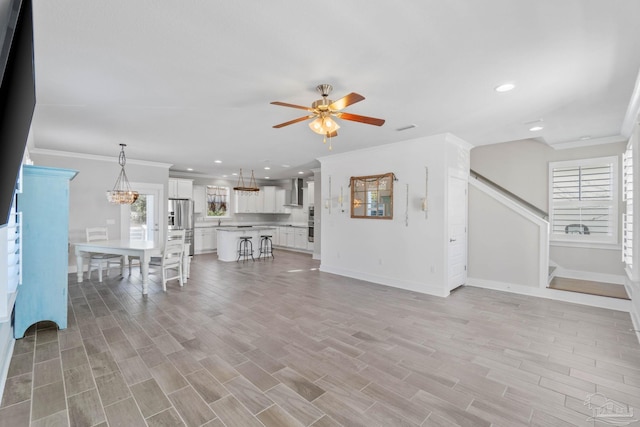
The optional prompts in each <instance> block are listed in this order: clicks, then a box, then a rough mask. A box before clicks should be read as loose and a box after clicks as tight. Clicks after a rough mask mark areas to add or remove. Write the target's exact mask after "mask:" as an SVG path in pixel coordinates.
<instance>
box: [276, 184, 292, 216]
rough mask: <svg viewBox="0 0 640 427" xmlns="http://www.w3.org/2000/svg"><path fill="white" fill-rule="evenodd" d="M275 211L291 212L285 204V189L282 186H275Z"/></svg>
mask: <svg viewBox="0 0 640 427" xmlns="http://www.w3.org/2000/svg"><path fill="white" fill-rule="evenodd" d="M275 198H276V201H275V205H276V206H275V212H276V213H286V214H288V213H291V209H290V208H289V207H287V206H285V203H287V202H286V200H287V191H286V190H285V189H284V188H280V187H277V188H276V194H275Z"/></svg>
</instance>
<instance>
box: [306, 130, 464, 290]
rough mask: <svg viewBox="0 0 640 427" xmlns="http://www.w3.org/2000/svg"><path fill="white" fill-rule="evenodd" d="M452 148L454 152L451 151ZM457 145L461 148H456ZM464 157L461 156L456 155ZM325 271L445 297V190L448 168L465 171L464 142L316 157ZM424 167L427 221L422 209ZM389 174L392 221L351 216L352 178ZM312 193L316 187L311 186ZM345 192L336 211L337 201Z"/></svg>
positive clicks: (443, 139)
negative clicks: (328, 202)
mask: <svg viewBox="0 0 640 427" xmlns="http://www.w3.org/2000/svg"><path fill="white" fill-rule="evenodd" d="M450 146H455V147H456V148H454V149H451V148H450ZM459 147H465V148H462V149H460V148H459ZM461 151H462V152H466V153H467V155H466V161H465V155H464V154H461ZM319 160H320V162H321V165H322V167H321V185H320V188H321V194H322V196H321V200H323V201H325V200H328V199H330V200H331V209H327V208H326V207H325V204H324V202H322V204H321V206H322V208H321V209H322V213H321V222H322V225H321V240H322V247H321V266H320V269H321V270H322V271H326V272H331V273H336V274H340V275H344V276H349V277H354V278H358V279H363V280H368V281H371V282H375V283H380V284H384V285H388V286H394V287H398V288H403V289H408V290H413V291H417V292H422V293H427V294H432V295H439V296H446V295H448V293H449V291H448V289H447V263H446V253H447V252H446V248H447V246H446V244H445V238H446V235H447V231H446V230H447V222H446V205H447V199H446V186H447V178H448V174H449V172H450V166H451V168H453V169H455V171H454V172H457V173H458V174H462V175H466V174H468V170H469V164H468V147H467V144H466V143H464V142H463V141H461V140H459V139H458V138H456V137H455V136H453V135H450V134H443V135H436V136H431V137H426V138H419V139H414V140H410V141H405V142H400V143H395V144H389V145H384V146H379V147H374V148H370V149H365V150H357V151H351V152H348V153H344V154H338V155H333V156H328V157H324V158H321V159H319ZM425 167H426V168H428V170H429V189H428V199H429V212H428V217H425V213H424V212H423V211H421V210H420V203H421V200H422V199H423V198H424V197H425V185H426V184H425V180H426V177H425ZM388 172H393V173H394V174H395V175H396V177H397V179H398V181H396V182H394V184H393V191H394V196H393V219H392V220H383V219H352V218H351V217H350V210H349V206H350V205H349V201H350V189H349V187H348V186H349V182H350V181H349V180H350V177H352V176H362V175H377V174H384V173H388ZM316 188H317V187H316ZM341 189H342V192H343V194H344V202H343V208H342V209H341V207H340V204H339V201H338V196H339V195H340V192H341Z"/></svg>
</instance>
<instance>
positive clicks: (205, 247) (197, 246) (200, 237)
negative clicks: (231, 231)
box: [193, 227, 218, 255]
mask: <svg viewBox="0 0 640 427" xmlns="http://www.w3.org/2000/svg"><path fill="white" fill-rule="evenodd" d="M216 233H217V231H216V229H215V228H213V227H201V228H196V229H195V231H194V236H193V237H194V240H193V245H194V249H193V250H194V253H195V254H196V255H198V254H204V253H208V252H213V251H215V250H216V249H217V247H218V237H217V234H216Z"/></svg>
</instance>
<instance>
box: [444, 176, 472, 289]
mask: <svg viewBox="0 0 640 427" xmlns="http://www.w3.org/2000/svg"><path fill="white" fill-rule="evenodd" d="M453 180H457V182H459V183H460V184H462V186H463V187H464V206H463V207H462V212H464V231H463V232H462V236H463V237H464V245H463V247H462V251H463V257H464V272H463V273H462V277H463V280H462V283H458V282H457V281H456V282H455V283H452V282H453V280H452V279H453V278H456V277H458V276H459V275H457V274H456V275H455V276H452V275H451V271H450V265H451V252H450V251H451V239H452V238H454V237H455V239H456V240H459V239H460V235H458V234H457V235H455V236H452V234H451V233H452V230H451V221H450V211H451V209H450V204H449V203H450V201H452V200H451V197H452V191H451V189H452V181H453ZM468 206H469V178H468V176H464V175H461V174H459V173H451V172H450V173H449V174H448V176H447V227H446V239H447V240H446V248H447V292H449V291H451V290H453V289H455V288H457V287H458V286H461V285H464V284H465V283H466V282H467V277H468V270H467V266H468V265H469V254H468V245H469V209H468ZM460 243H462V242H459V243H458V244H460Z"/></svg>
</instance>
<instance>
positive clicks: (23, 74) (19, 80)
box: [0, 0, 36, 226]
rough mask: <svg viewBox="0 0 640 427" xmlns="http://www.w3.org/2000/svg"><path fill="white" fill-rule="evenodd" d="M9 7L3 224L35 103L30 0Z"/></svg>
mask: <svg viewBox="0 0 640 427" xmlns="http://www.w3.org/2000/svg"><path fill="white" fill-rule="evenodd" d="M10 8H11V9H10V11H9V19H8V22H7V24H6V26H5V28H4V30H5V37H4V43H3V46H2V51H0V67H3V68H0V69H1V70H2V84H1V86H0V226H3V225H5V224H6V223H7V221H8V218H9V212H10V211H11V203H12V201H13V193H14V190H15V188H16V181H17V179H18V174H19V172H20V165H21V164H22V157H23V155H24V149H25V147H26V145H27V138H28V137H29V128H30V127H31V119H32V117H33V111H34V109H35V106H36V86H35V75H34V67H33V14H32V4H31V0H11V6H10ZM2 29H3V28H0V30H2Z"/></svg>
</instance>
